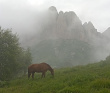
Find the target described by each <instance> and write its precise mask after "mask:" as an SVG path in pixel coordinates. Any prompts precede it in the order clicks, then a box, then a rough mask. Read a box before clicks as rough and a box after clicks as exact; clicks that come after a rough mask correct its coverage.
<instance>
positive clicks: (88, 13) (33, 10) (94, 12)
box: [0, 0, 110, 34]
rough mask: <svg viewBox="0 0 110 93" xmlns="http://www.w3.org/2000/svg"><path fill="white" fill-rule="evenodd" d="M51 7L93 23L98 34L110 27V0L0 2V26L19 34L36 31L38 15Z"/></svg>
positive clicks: (11, 0) (12, 0) (8, 0)
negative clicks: (69, 12)
mask: <svg viewBox="0 0 110 93" xmlns="http://www.w3.org/2000/svg"><path fill="white" fill-rule="evenodd" d="M50 6H55V7H56V8H57V10H58V12H59V11H64V12H66V11H74V12H75V13H76V14H77V16H78V17H79V19H80V20H81V21H82V23H84V22H88V21H91V22H92V23H93V25H94V26H95V28H96V29H97V31H98V32H103V31H105V30H106V29H107V28H108V27H110V0H0V26H1V27H2V28H4V29H7V28H9V29H12V31H13V32H17V33H18V34H25V33H28V32H29V31H32V30H33V31H34V30H35V29H37V28H38V26H35V24H36V23H37V16H39V15H38V13H40V12H41V11H44V10H46V9H48V8H49V7H50ZM32 28H34V29H32Z"/></svg>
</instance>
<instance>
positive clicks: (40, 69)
mask: <svg viewBox="0 0 110 93" xmlns="http://www.w3.org/2000/svg"><path fill="white" fill-rule="evenodd" d="M48 70H49V71H50V72H51V74H52V76H54V70H53V69H52V68H51V66H50V65H49V64H47V63H39V64H32V65H30V66H29V67H28V79H29V78H30V75H31V74H32V78H34V73H35V72H37V73H42V75H41V78H43V77H44V78H45V73H46V72H47V71H48Z"/></svg>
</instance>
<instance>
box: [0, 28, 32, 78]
mask: <svg viewBox="0 0 110 93" xmlns="http://www.w3.org/2000/svg"><path fill="white" fill-rule="evenodd" d="M31 61H32V57H31V53H30V49H29V48H27V49H24V48H23V47H21V46H20V43H19V38H18V36H17V34H13V33H12V31H11V29H1V27H0V80H10V79H13V78H15V77H16V76H18V75H19V74H20V73H24V74H26V72H27V67H28V65H29V64H31Z"/></svg>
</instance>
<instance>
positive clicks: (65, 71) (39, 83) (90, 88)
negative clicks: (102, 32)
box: [0, 61, 110, 93]
mask: <svg viewBox="0 0 110 93" xmlns="http://www.w3.org/2000/svg"><path fill="white" fill-rule="evenodd" d="M0 93H110V62H109V61H101V62H99V63H94V64H88V65H86V66H76V67H71V68H60V69H55V77H54V78H52V77H51V75H50V73H49V72H48V73H47V74H46V77H45V78H42V79H41V74H38V73H37V74H36V75H35V79H34V80H32V79H29V80H28V79H27V76H24V77H21V78H18V79H15V80H12V81H3V82H0Z"/></svg>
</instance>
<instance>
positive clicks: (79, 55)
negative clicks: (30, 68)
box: [32, 6, 110, 66]
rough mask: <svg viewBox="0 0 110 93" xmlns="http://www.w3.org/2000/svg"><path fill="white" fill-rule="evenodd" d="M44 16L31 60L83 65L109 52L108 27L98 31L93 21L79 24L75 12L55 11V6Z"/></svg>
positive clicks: (103, 57) (40, 22)
mask: <svg viewBox="0 0 110 93" xmlns="http://www.w3.org/2000/svg"><path fill="white" fill-rule="evenodd" d="M44 16H45V17H44V20H43V19H41V21H39V24H40V26H41V29H40V31H39V34H37V35H36V34H35V39H34V44H33V47H32V55H33V60H34V62H36V61H37V62H50V64H54V65H56V64H57V65H62V64H64V63H65V64H66V65H67V64H69V65H70V66H71V65H79V64H81V65H82V64H87V63H89V62H95V61H100V60H103V59H105V58H106V57H107V56H108V55H109V54H110V43H109V41H110V39H109V34H110V28H109V29H108V30H106V31H105V32H104V33H99V32H97V29H96V28H95V27H94V25H93V24H92V22H85V23H84V24H82V22H81V20H80V19H79V18H78V16H77V15H76V14H75V13H74V12H72V11H69V12H63V11H60V12H58V11H57V9H56V8H55V7H54V6H52V7H50V8H49V9H48V11H47V12H46V15H44ZM32 40H33V39H32ZM38 41H39V42H38Z"/></svg>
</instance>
